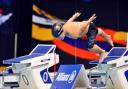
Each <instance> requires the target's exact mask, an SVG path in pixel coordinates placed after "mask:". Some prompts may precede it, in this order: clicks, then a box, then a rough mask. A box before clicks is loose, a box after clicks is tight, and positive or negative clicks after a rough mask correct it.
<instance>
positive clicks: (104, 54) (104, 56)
mask: <svg viewBox="0 0 128 89" xmlns="http://www.w3.org/2000/svg"><path fill="white" fill-rule="evenodd" d="M105 58H106V52H105V51H103V52H102V53H100V58H99V63H102V62H103V61H104V59H105Z"/></svg>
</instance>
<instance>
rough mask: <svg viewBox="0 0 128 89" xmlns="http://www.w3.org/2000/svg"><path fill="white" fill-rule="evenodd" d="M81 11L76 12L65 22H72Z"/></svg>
mask: <svg viewBox="0 0 128 89" xmlns="http://www.w3.org/2000/svg"><path fill="white" fill-rule="evenodd" d="M80 14H81V13H79V12H77V13H75V14H74V15H73V16H72V17H71V18H70V19H69V20H68V21H67V22H72V21H74V20H75V19H76V18H78V17H79V16H80Z"/></svg>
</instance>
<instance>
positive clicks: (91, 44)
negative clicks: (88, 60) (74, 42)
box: [87, 42, 94, 50]
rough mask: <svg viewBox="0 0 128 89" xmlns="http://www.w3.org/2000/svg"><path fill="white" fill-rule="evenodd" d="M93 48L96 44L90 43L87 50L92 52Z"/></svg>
mask: <svg viewBox="0 0 128 89" xmlns="http://www.w3.org/2000/svg"><path fill="white" fill-rule="evenodd" d="M93 46H94V43H89V42H88V44H87V49H88V50H90V49H92V48H93Z"/></svg>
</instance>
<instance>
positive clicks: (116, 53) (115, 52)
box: [89, 47, 128, 64]
mask: <svg viewBox="0 0 128 89" xmlns="http://www.w3.org/2000/svg"><path fill="white" fill-rule="evenodd" d="M127 55H128V49H127V48H126V47H113V48H112V49H111V50H110V51H109V52H108V54H107V57H106V58H105V59H104V61H103V62H102V63H103V64H107V62H109V61H112V60H115V59H118V58H121V57H123V56H127ZM98 62H99V61H98V60H94V61H90V62H89V63H90V64H98Z"/></svg>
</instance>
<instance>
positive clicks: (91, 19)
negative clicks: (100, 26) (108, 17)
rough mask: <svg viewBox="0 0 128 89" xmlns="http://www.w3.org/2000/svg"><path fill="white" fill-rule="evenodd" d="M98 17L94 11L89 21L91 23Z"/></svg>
mask: <svg viewBox="0 0 128 89" xmlns="http://www.w3.org/2000/svg"><path fill="white" fill-rule="evenodd" d="M96 18H97V16H96V14H95V13H94V14H93V15H92V16H91V17H90V18H89V20H88V22H89V23H91V22H92V21H93V20H95V19H96Z"/></svg>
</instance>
